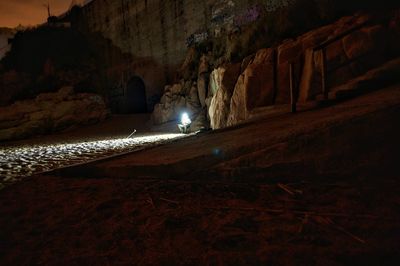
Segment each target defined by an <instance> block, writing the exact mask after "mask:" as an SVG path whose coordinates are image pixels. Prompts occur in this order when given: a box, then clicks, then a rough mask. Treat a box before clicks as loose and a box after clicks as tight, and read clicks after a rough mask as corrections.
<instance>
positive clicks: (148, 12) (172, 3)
mask: <svg viewBox="0 0 400 266" xmlns="http://www.w3.org/2000/svg"><path fill="white" fill-rule="evenodd" d="M270 2H271V3H270ZM289 2H290V1H287V0H275V1H266V0H204V1H198V0H118V1H110V0H94V1H92V2H90V3H89V4H87V5H86V6H84V7H83V8H82V10H81V12H80V13H79V15H77V16H75V17H74V19H75V21H74V22H73V25H77V26H78V27H79V28H80V29H85V30H88V31H91V32H100V33H101V35H102V36H104V37H105V38H107V39H109V40H111V41H112V44H113V45H115V46H116V47H118V48H119V49H121V51H122V53H127V54H130V55H132V56H133V60H131V62H129V63H125V64H123V65H120V66H118V65H117V66H112V68H110V70H109V72H110V75H109V76H110V77H111V78H112V79H113V80H115V81H116V82H117V83H119V84H125V83H126V82H127V81H128V80H129V79H130V77H131V76H139V77H141V78H142V79H143V81H144V83H145V85H146V89H147V98H148V101H149V99H150V98H151V97H153V96H154V95H160V94H161V93H162V89H163V87H164V85H165V84H169V83H173V82H174V77H175V74H176V71H177V69H178V68H179V67H180V66H181V64H182V61H183V60H184V59H185V55H186V51H187V47H188V45H190V44H193V43H196V42H201V41H205V40H207V39H208V38H211V37H212V36H214V35H215V34H221V32H225V31H226V30H230V29H232V28H233V27H235V26H237V25H236V24H246V23H252V22H253V21H254V20H256V19H258V16H259V12H260V7H263V8H265V7H267V8H269V9H271V8H279V7H282V6H285V5H288V4H289ZM266 3H268V5H266Z"/></svg>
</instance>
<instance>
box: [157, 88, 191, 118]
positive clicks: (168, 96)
mask: <svg viewBox="0 0 400 266" xmlns="http://www.w3.org/2000/svg"><path fill="white" fill-rule="evenodd" d="M185 90H186V88H185V83H183V82H182V83H177V84H174V85H172V86H166V87H165V90H164V94H163V96H162V97H161V100H160V103H159V104H156V105H155V106H154V111H153V114H152V120H153V123H154V124H157V125H159V124H164V123H167V122H170V121H174V120H176V119H178V117H179V114H180V113H181V112H182V111H183V110H185V109H186V97H185ZM196 95H197V91H196Z"/></svg>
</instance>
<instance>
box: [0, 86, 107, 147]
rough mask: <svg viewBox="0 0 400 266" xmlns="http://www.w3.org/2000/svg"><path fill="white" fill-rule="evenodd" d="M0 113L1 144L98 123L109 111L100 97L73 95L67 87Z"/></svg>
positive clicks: (17, 104) (16, 104)
mask: <svg viewBox="0 0 400 266" xmlns="http://www.w3.org/2000/svg"><path fill="white" fill-rule="evenodd" d="M60 99H64V100H60ZM0 113H1V114H2V115H1V116H0V140H1V141H5V140H11V139H20V138H24V137H29V136H32V135H35V134H43V133H49V132H53V131H58V130H62V129H65V128H67V127H70V126H75V125H82V124H88V123H93V122H97V121H101V120H103V119H105V118H106V117H107V116H108V114H109V111H108V109H107V107H106V104H105V102H104V100H103V98H102V97H101V96H99V95H96V94H91V93H80V94H74V93H73V89H72V88H67V87H66V88H63V89H61V90H59V91H58V92H55V93H46V94H45V95H39V96H38V97H36V99H34V100H26V101H21V102H16V103H14V104H13V105H10V106H7V107H2V108H1V110H0ZM11 121H12V122H11Z"/></svg>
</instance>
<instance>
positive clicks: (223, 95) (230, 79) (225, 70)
mask: <svg viewBox="0 0 400 266" xmlns="http://www.w3.org/2000/svg"><path fill="white" fill-rule="evenodd" d="M239 74H240V64H233V65H226V66H224V67H219V68H218V69H216V70H214V71H213V73H212V76H213V79H214V81H216V83H215V90H216V92H215V95H214V96H213V97H212V98H211V101H210V104H209V108H208V115H209V118H210V125H211V128H213V129H218V128H222V127H226V125H227V119H228V116H229V111H230V103H231V97H232V93H233V90H234V87H235V84H236V81H237V78H238V76H239Z"/></svg>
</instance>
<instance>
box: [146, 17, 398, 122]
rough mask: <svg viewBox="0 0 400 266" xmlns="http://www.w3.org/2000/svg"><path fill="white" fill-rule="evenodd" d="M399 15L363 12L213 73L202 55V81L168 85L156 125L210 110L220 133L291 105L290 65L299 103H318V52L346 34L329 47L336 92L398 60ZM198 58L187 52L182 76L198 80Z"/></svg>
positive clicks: (329, 82) (329, 67)
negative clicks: (258, 113) (263, 111)
mask: <svg viewBox="0 0 400 266" xmlns="http://www.w3.org/2000/svg"><path fill="white" fill-rule="evenodd" d="M399 17H400V16H398V12H393V13H390V14H385V15H383V16H382V14H378V15H376V14H375V15H372V14H369V13H361V12H360V13H357V14H355V15H353V16H347V17H343V18H341V19H339V20H338V21H336V22H335V23H332V24H329V25H327V26H324V27H321V28H318V29H315V30H312V31H310V32H307V33H305V34H303V35H301V36H299V37H298V38H296V39H288V40H285V41H283V42H282V43H281V44H280V45H277V46H275V47H272V48H264V49H261V50H259V51H258V52H257V53H255V54H254V55H250V56H247V57H245V58H244V59H243V60H242V61H241V63H224V64H222V65H220V66H218V67H216V68H215V69H214V70H212V71H211V70H210V66H211V64H209V61H210V60H211V59H209V56H208V57H207V55H206V54H203V55H200V56H199V55H197V57H198V58H200V60H199V61H198V62H197V66H196V67H194V69H195V70H194V71H196V73H197V80H196V81H197V82H191V83H190V84H191V86H190V90H189V89H183V87H184V86H185V84H186V83H187V82H188V81H185V80H182V81H181V83H180V84H176V85H174V86H172V88H174V87H177V88H179V89H175V90H173V91H175V92H174V93H172V92H171V90H170V89H169V88H171V87H167V88H166V90H165V93H164V96H163V98H162V101H161V103H160V104H159V105H157V106H156V111H155V112H154V114H153V118H154V121H155V122H156V123H164V122H167V121H173V120H176V119H177V118H178V116H179V113H180V112H182V111H183V110H190V114H192V116H193V117H194V118H195V117H196V116H197V115H198V114H200V113H202V112H203V110H205V109H206V112H207V117H208V120H209V124H210V126H211V128H213V129H218V128H223V127H226V126H232V125H235V124H237V123H240V122H242V121H245V120H247V119H249V118H251V116H252V114H253V113H254V112H256V111H257V109H259V108H263V107H268V106H270V107H272V106H284V105H288V104H290V101H291V92H290V78H289V77H290V75H289V68H290V67H289V66H290V65H291V64H292V69H293V75H294V77H293V78H294V89H295V93H296V95H295V98H296V99H297V100H298V102H299V103H300V104H301V103H306V102H309V101H314V100H316V98H317V96H318V95H321V94H322V85H321V84H322V82H321V69H322V68H321V62H322V60H321V56H322V52H321V49H314V48H316V47H317V46H318V45H321V44H323V43H324V42H326V41H328V40H332V39H334V38H336V37H338V36H341V35H343V36H341V37H340V38H337V40H336V41H333V42H331V43H330V44H329V45H328V46H326V48H324V49H325V53H326V64H327V72H328V76H327V77H328V78H327V85H328V86H329V87H331V88H334V87H337V86H340V85H343V84H346V83H347V82H348V81H350V80H352V79H354V78H356V77H359V76H360V75H362V74H364V73H365V72H367V71H368V70H370V69H373V68H376V67H378V66H380V65H382V64H383V63H385V62H387V61H388V60H390V59H392V58H396V57H397V56H399V51H398V49H397V48H396V47H397V45H399V44H400V42H399V40H400V38H399V35H400V31H399V21H400V19H399ZM195 58H196V55H195V52H194V51H191V52H189V53H188V56H187V58H186V60H185V62H184V65H183V66H182V68H181V70H182V71H183V72H182V73H186V74H185V75H182V76H185V77H192V76H193V75H191V74H188V73H189V72H190V70H188V68H189V66H190V65H193V62H195ZM207 58H208V59H207ZM217 61H218V60H217ZM206 82H208V85H207V86H206V84H205V83H206ZM193 95H197V96H198V98H196V97H193ZM194 98H196V99H195V100H192V105H188V104H187V103H188V100H189V99H194ZM185 102H186V105H185ZM193 103H195V104H194V105H193ZM202 126H205V125H204V124H203V125H202ZM205 127H206V126H205Z"/></svg>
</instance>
